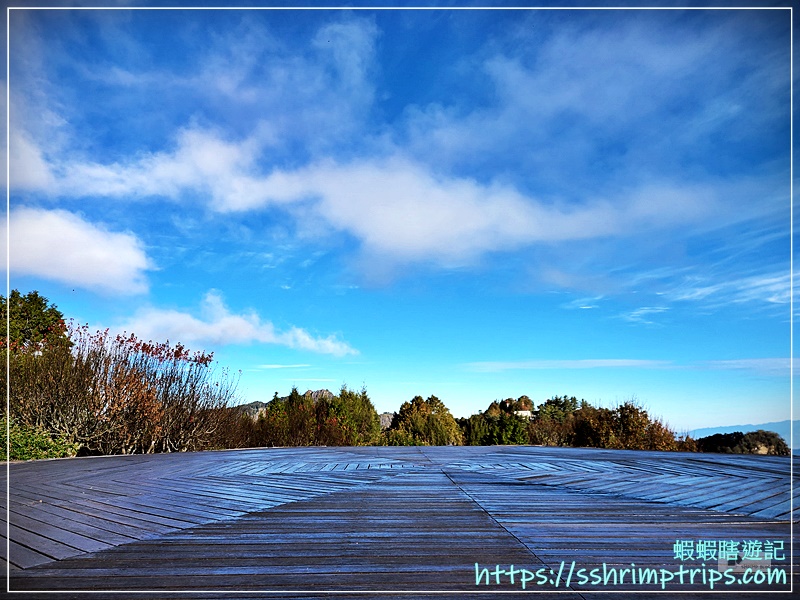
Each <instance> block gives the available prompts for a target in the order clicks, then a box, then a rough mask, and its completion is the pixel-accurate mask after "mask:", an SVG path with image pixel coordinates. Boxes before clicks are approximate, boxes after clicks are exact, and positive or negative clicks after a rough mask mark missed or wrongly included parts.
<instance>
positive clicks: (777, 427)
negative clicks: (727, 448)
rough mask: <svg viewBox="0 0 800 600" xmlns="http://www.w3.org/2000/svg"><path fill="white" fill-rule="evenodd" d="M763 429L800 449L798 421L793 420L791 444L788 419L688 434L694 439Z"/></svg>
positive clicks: (794, 448) (708, 428) (709, 429)
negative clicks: (772, 432)
mask: <svg viewBox="0 0 800 600" xmlns="http://www.w3.org/2000/svg"><path fill="white" fill-rule="evenodd" d="M759 429H763V430H765V431H774V432H775V433H777V434H778V435H779V436H781V437H782V438H783V439H784V440H785V441H786V443H787V444H789V445H790V446H791V447H792V450H800V421H798V420H795V421H794V445H793V446H792V436H791V430H792V425H791V422H790V421H789V419H786V420H785V421H772V422H770V423H758V424H756V425H753V424H748V425H726V426H724V427H704V428H702V429H693V430H692V431H690V432H689V435H690V436H692V437H693V438H694V439H697V438H701V437H706V436H709V435H714V434H715V433H733V432H734V431H741V432H742V433H747V432H748V431H757V430H759Z"/></svg>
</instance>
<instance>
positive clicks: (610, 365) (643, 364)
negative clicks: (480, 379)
mask: <svg viewBox="0 0 800 600" xmlns="http://www.w3.org/2000/svg"><path fill="white" fill-rule="evenodd" d="M466 366H467V367H468V368H469V369H471V370H473V371H478V372H497V371H514V370H523V371H530V370H541V369H545V370H557V369H665V368H672V367H674V364H673V363H672V362H671V361H668V360H641V359H627V358H591V359H582V360H521V361H506V362H503V361H497V362H473V363H468V364H467V365H466Z"/></svg>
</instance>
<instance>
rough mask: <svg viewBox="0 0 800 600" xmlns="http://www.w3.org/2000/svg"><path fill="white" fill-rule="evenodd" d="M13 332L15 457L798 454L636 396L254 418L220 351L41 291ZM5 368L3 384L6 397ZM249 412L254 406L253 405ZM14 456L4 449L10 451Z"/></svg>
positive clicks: (319, 401) (351, 408) (297, 405)
mask: <svg viewBox="0 0 800 600" xmlns="http://www.w3.org/2000/svg"><path fill="white" fill-rule="evenodd" d="M6 316H8V318H9V335H8V338H7V340H6V339H5V338H4V339H3V340H2V342H0V347H1V348H2V351H3V353H4V358H7V359H8V364H9V371H8V373H9V375H10V380H9V390H10V393H9V405H10V409H11V410H10V413H9V414H6V407H5V405H3V407H2V419H3V422H2V423H1V424H0V426H1V429H2V435H3V436H5V431H6V427H8V429H9V431H10V439H9V444H10V447H11V458H12V459H28V458H45V457H53V456H74V455H76V454H77V455H87V454H141V453H154V452H178V451H193V450H208V449H222V448H246V447H265V446H358V445H391V446H408V445H432V446H444V445H499V444H533V445H546V446H582V447H595V448H618V449H634V450H671V451H704V452H733V453H759V454H789V449H788V447H787V446H786V443H785V442H784V441H783V439H782V438H780V436H778V435H777V434H774V433H772V432H763V431H762V432H752V433H748V434H742V433H737V434H727V437H726V436H722V437H720V436H710V437H709V438H701V439H699V440H693V439H692V438H690V437H688V436H679V435H677V434H676V433H675V431H673V430H672V429H670V428H669V427H668V426H667V425H666V424H665V423H664V422H663V421H662V420H661V419H659V418H654V417H653V416H651V415H650V414H649V413H648V412H647V410H645V409H644V408H643V407H642V406H640V405H639V404H638V403H637V402H636V401H635V399H633V400H630V401H627V402H624V403H622V404H620V405H618V406H616V407H614V408H604V407H596V406H593V405H591V404H589V403H588V402H586V401H585V400H581V401H578V400H577V398H575V397H574V396H572V397H569V396H566V395H565V396H553V397H552V398H549V399H547V400H545V401H544V402H542V403H541V404H539V405H538V406H536V405H535V403H534V402H533V401H532V400H531V399H530V398H529V397H528V396H521V397H519V398H517V399H516V400H515V399H512V398H508V399H505V400H502V401H493V402H491V403H490V404H489V406H488V407H487V409H486V410H484V411H483V412H480V413H477V414H474V415H472V416H470V417H468V418H460V419H456V418H454V417H453V415H452V414H451V413H450V411H449V409H448V408H447V406H445V404H444V402H442V401H441V400H440V399H439V398H437V397H436V396H429V397H428V398H426V399H423V398H422V396H416V397H414V398H413V399H411V400H410V401H407V402H404V403H403V404H402V405H401V406H400V409H399V410H398V411H397V412H396V413H393V415H392V419H391V422H390V424H389V425H388V427H386V428H385V429H382V428H381V426H380V417H379V415H378V413H377V411H376V410H375V407H374V405H373V403H372V401H371V399H370V397H369V395H368V393H367V390H366V389H365V388H362V389H361V390H359V391H355V390H351V389H349V388H348V387H347V386H346V385H343V386H342V388H341V389H340V390H339V393H338V395H335V394H332V393H330V392H327V391H325V392H324V393H317V394H311V393H306V394H300V393H299V391H298V390H297V389H296V388H292V390H291V392H290V394H289V395H288V396H286V397H279V396H278V393H277V392H275V394H274V396H273V398H272V399H271V400H270V401H269V402H267V403H256V404H257V405H258V406H257V410H255V411H253V410H247V407H242V406H239V405H237V401H238V397H237V394H236V385H237V383H238V376H236V375H232V374H231V373H230V372H229V371H227V370H225V369H216V368H215V367H214V366H213V354H208V353H202V352H191V351H189V350H188V349H187V348H185V347H184V346H182V345H181V344H179V343H176V344H170V343H169V342H152V341H148V342H144V341H142V340H139V339H138V338H137V337H136V336H135V335H134V334H124V335H116V336H112V335H111V334H110V333H109V332H108V331H98V332H91V331H90V330H89V328H88V326H86V325H84V326H78V325H75V324H72V323H70V324H67V323H66V322H65V320H64V316H63V314H62V313H61V312H60V311H59V310H58V309H57V308H56V307H55V306H54V305H53V304H50V303H49V302H48V300H47V299H46V298H44V297H42V296H40V295H39V294H38V292H35V291H34V292H30V293H28V294H26V295H24V296H23V295H22V294H20V292H19V291H17V290H14V291H12V292H11V294H10V296H9V298H8V299H6V298H5V297H2V296H0V318H2V320H3V321H5V320H6ZM5 377H6V371H5V369H0V386H2V388H5V387H6V380H5ZM251 408H252V407H251ZM0 441H2V444H0V446H1V447H2V452H5V447H6V440H5V439H3V440H0Z"/></svg>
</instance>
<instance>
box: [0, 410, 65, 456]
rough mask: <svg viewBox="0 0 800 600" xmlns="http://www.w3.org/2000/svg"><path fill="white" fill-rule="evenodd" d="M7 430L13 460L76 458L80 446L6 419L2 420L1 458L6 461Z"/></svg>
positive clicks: (0, 436)
mask: <svg viewBox="0 0 800 600" xmlns="http://www.w3.org/2000/svg"><path fill="white" fill-rule="evenodd" d="M6 428H8V429H9V433H10V439H11V444H10V446H11V460H34V459H39V458H66V457H68V456H75V454H76V452H77V451H78V444H70V443H68V442H67V441H65V440H63V439H60V438H59V439H53V438H52V437H50V436H49V435H48V434H47V433H46V432H44V431H42V430H41V429H35V428H32V427H24V426H22V425H18V424H16V423H14V421H13V420H12V421H11V426H10V427H9V426H8V423H7V421H6V418H5V417H3V418H2V419H0V446H2V447H1V448H0V458H1V459H2V460H6V447H7V441H6Z"/></svg>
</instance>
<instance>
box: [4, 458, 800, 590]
mask: <svg viewBox="0 0 800 600" xmlns="http://www.w3.org/2000/svg"><path fill="white" fill-rule="evenodd" d="M789 467H790V462H789V459H788V458H778V457H751V456H740V457H735V456H727V455H719V456H717V455H702V456H698V455H693V454H684V453H658V452H633V451H604V450H591V449H573V448H540V447H523V446H511V447H487V448H455V447H449V448H295V449H290V448H278V449H255V450H237V451H224V452H203V453H193V454H181V455H156V456H146V457H142V456H138V457H137V456H130V457H98V458H90V459H72V460H57V461H39V462H31V463H15V464H12V465H11V466H10V476H11V479H10V482H9V487H10V490H11V495H10V498H8V500H9V501H10V504H9V506H10V509H11V529H10V533H11V536H10V537H11V539H10V544H9V550H10V565H11V571H10V573H11V578H10V589H11V590H12V591H26V592H32V591H48V592H51V591H58V592H61V593H64V594H66V595H64V596H59V597H65V598H74V599H75V600H88V599H89V598H92V599H94V600H96V599H97V598H98V595H97V594H98V592H102V591H104V590H105V591H108V592H109V593H110V592H114V593H118V592H123V595H114V596H113V598H114V599H115V600H116V599H118V598H127V597H128V596H126V595H125V594H124V592H132V593H134V594H135V595H131V596H130V597H131V598H134V597H135V598H142V597H143V596H142V595H141V594H142V593H143V592H148V591H149V592H153V593H155V592H159V593H166V592H171V593H172V594H174V596H170V595H167V596H159V597H176V598H177V597H186V596H183V595H182V594H184V593H189V592H191V594H192V595H191V598H197V599H201V598H227V597H230V598H239V599H246V598H248V597H253V598H255V597H269V598H277V597H287V598H288V597H297V598H299V597H302V598H315V597H319V598H323V597H327V598H331V597H335V598H348V597H352V598H365V597H369V596H370V594H371V593H374V595H376V596H377V595H378V594H381V596H380V597H387V594H401V593H402V594H404V595H403V596H402V597H404V598H412V597H413V598H419V599H422V598H446V597H452V596H448V595H446V594H448V593H450V594H453V593H462V594H465V595H468V596H469V597H470V598H476V599H479V600H482V599H483V598H489V597H493V598H497V596H490V595H489V594H490V593H493V592H497V591H502V592H504V594H507V593H512V597H515V596H516V594H513V592H515V591H516V592H520V594H521V595H520V597H525V598H530V591H531V589H533V590H534V591H541V592H547V593H552V592H553V591H556V590H558V591H560V592H561V593H560V594H559V596H557V597H558V598H560V599H568V600H572V599H575V600H577V599H578V598H582V599H584V600H585V599H589V598H603V599H604V600H610V599H612V598H615V597H622V596H623V595H626V593H627V592H629V591H639V592H640V591H644V590H648V591H652V590H657V591H658V593H659V596H658V597H659V598H660V597H662V596H663V595H666V596H667V597H670V596H673V594H669V593H666V594H665V593H664V592H661V590H660V588H655V587H653V585H649V586H648V585H647V584H642V583H641V582H638V583H633V582H631V581H630V579H628V580H623V581H621V582H620V581H616V582H615V584H614V585H612V583H614V582H611V583H609V584H608V585H605V586H601V585H596V584H594V585H593V584H592V582H591V581H590V580H589V578H588V577H585V578H584V580H581V578H580V577H577V576H576V577H575V578H572V579H571V581H570V584H569V586H567V585H566V580H565V578H566V575H567V571H568V570H569V569H570V566H572V568H573V570H574V569H581V568H583V569H584V573H585V574H587V573H589V572H590V569H592V568H600V566H601V565H603V564H605V565H606V568H607V569H609V568H610V569H613V570H615V572H616V573H620V572H621V570H622V569H625V568H629V567H630V566H631V563H635V565H636V566H637V567H638V568H647V569H666V570H670V571H675V570H677V569H678V568H679V567H680V566H681V565H683V566H685V567H692V568H697V567H699V566H700V560H699V558H695V557H692V558H691V559H687V560H685V561H681V560H679V559H678V558H677V557H676V556H675V548H674V546H675V544H676V542H679V541H683V542H684V543H685V542H687V541H688V542H691V543H696V542H698V541H704V542H705V541H714V542H717V541H719V540H736V541H737V543H738V542H744V541H745V540H751V541H758V542H761V543H769V544H771V545H773V547H776V548H778V549H779V554H780V549H781V548H783V551H784V553H785V555H786V558H785V559H782V560H778V559H777V558H776V559H775V560H773V561H772V565H774V566H778V567H785V568H786V570H787V573H788V572H789V571H790V570H791V566H790V565H789V560H788V557H789V553H790V545H791V540H790V528H791V525H792V522H791V520H790V514H791V509H790V507H789V494H790V492H789V487H790V486H789ZM794 514H795V515H796V514H797V513H796V512H795V513H794ZM3 518H5V513H3ZM795 519H796V517H795ZM2 531H3V533H5V525H3V527H2ZM0 545H1V546H2V549H3V552H5V543H4V542H3V543H2V544H0ZM708 562H709V566H711V567H714V568H717V567H718V566H720V565H719V564H718V561H717V560H711V559H709V561H708ZM724 564H725V565H727V564H728V563H727V562H725V563H724ZM731 564H734V563H731ZM476 565H477V567H476ZM511 565H515V566H516V568H517V569H526V570H527V572H528V573H530V574H533V573H542V575H541V577H542V578H546V579H547V581H546V582H545V581H541V582H540V583H539V584H538V585H536V584H535V583H530V584H529V586H528V588H527V589H526V593H525V594H524V595H522V589H521V586H520V581H519V578H520V577H521V575H519V574H518V575H517V580H516V581H515V582H514V583H513V584H512V583H511V582H510V581H509V579H508V577H505V578H503V577H500V579H501V580H500V581H495V580H491V577H490V576H489V574H488V573H486V574H485V576H484V575H483V574H481V573H483V571H482V570H483V569H494V568H495V567H497V566H499V567H500V568H501V569H506V568H510V567H511ZM795 568H796V567H795ZM737 573H738V571H737ZM628 577H629V578H630V575H629V576H628ZM476 583H478V584H479V585H476ZM789 583H790V582H789V581H788V577H787V582H786V584H781V583H779V584H773V585H772V586H767V587H765V586H764V585H761V586H757V585H755V584H750V585H745V584H744V583H743V582H742V583H741V584H739V583H737V584H736V585H735V586H733V587H728V588H727V589H728V590H730V591H736V592H737V596H736V597H737V598H747V597H748V592H754V593H753V594H752V597H753V598H763V595H762V594H761V592H763V591H766V590H769V591H785V590H788V589H789V587H788V586H789ZM795 585H797V582H795ZM531 586H532V587H531ZM89 590H91V591H92V592H93V594H92V595H89V594H87V593H85V592H87V591H89ZM600 591H602V592H604V593H603V594H598V592H600ZM669 591H674V592H680V595H677V594H676V595H674V597H675V598H681V600H688V599H691V598H694V597H697V598H699V597H705V596H704V593H705V592H707V591H708V587H707V585H706V586H704V585H702V584H701V583H700V582H699V581H698V582H695V584H694V585H690V584H689V583H688V582H687V583H686V584H685V585H677V583H670V584H669V585H668V586H667V592H669ZM248 592H250V594H248ZM331 592H336V593H337V595H336V596H330V595H329V594H330V593H331ZM483 592H486V594H483ZM608 592H615V593H612V594H609V593H608ZM694 592H696V594H695V593H694ZM442 594H445V595H442ZM109 597H112V596H109ZM502 597H506V596H502ZM638 597H639V598H641V597H642V596H641V595H639V596H638Z"/></svg>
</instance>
